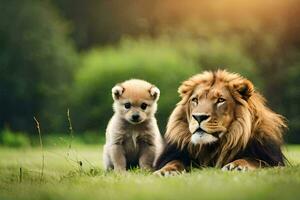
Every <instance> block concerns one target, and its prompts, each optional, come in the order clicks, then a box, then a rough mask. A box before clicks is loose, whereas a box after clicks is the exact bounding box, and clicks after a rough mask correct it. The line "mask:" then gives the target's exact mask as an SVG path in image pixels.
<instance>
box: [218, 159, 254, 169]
mask: <svg viewBox="0 0 300 200" xmlns="http://www.w3.org/2000/svg"><path fill="white" fill-rule="evenodd" d="M254 169H256V166H255V165H254V164H253V163H251V162H250V161H248V160H245V159H238V160H235V161H233V162H231V163H228V164H227V165H225V166H224V167H222V170H223V171H241V172H245V171H251V170H254Z"/></svg>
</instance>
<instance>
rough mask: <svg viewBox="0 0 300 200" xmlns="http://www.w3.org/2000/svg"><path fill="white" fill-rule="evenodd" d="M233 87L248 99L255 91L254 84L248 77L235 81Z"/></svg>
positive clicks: (243, 97)
mask: <svg viewBox="0 0 300 200" xmlns="http://www.w3.org/2000/svg"><path fill="white" fill-rule="evenodd" d="M233 87H234V89H235V90H236V91H237V92H238V93H239V95H240V96H241V98H242V99H244V100H246V101H247V100H248V99H249V98H250V97H251V96H252V94H253V92H254V86H253V84H252V83H251V82H250V81H249V80H247V79H244V80H241V81H238V82H237V83H234V84H233Z"/></svg>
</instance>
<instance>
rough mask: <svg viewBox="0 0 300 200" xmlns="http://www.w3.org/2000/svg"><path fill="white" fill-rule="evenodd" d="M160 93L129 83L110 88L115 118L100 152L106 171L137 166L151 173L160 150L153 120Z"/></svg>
mask: <svg viewBox="0 0 300 200" xmlns="http://www.w3.org/2000/svg"><path fill="white" fill-rule="evenodd" d="M159 94H160V91H159V89H158V88H157V87H155V86H154V85H152V84H150V83H148V82H146V81H143V80H138V79H131V80H128V81H125V82H123V83H120V84H117V85H116V86H114V87H113V88H112V97H113V99H114V103H113V109H114V115H113V117H112V118H111V119H110V121H109V123H108V126H107V129H106V143H105V145H104V150H103V159H104V167H105V169H106V170H109V169H114V170H117V171H122V170H126V169H128V168H130V167H135V166H139V167H141V168H143V169H150V170H151V169H152V168H153V165H154V162H155V160H156V157H157V156H158V154H159V153H160V149H161V148H162V138H161V135H160V132H159V129H158V126H157V122H156V119H155V116H154V115H155V113H156V110H157V101H158V99H159Z"/></svg>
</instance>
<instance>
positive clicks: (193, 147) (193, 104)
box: [155, 70, 286, 175]
mask: <svg viewBox="0 0 300 200" xmlns="http://www.w3.org/2000/svg"><path fill="white" fill-rule="evenodd" d="M178 92H179V94H180V96H181V101H180V102H179V103H178V104H177V106H176V108H175V109H174V111H173V113H172V114H171V116H170V119H169V122H168V125H167V131H166V134H165V140H166V146H165V149H164V151H163V152H162V154H161V156H160V157H159V159H158V160H157V164H156V169H157V171H156V172H155V173H156V174H160V175H170V174H177V173H179V172H182V171H184V170H189V168H190V167H191V166H196V167H206V166H211V167H220V168H221V167H222V169H223V170H239V171H243V170H252V169H255V168H258V167H267V166H284V161H285V157H284V155H283V153H282V151H281V145H282V143H283V139H282V133H283V129H284V128H286V125H285V122H284V118H283V117H282V116H281V115H278V114H276V113H274V112H273V111H271V110H270V109H269V108H268V107H267V106H266V105H265V99H264V98H263V97H262V96H261V95H260V94H259V93H258V92H257V91H255V90H254V86H253V84H252V83H251V82H250V81H249V80H247V79H245V78H243V77H242V76H240V75H239V74H235V73H229V72H227V71H224V70H219V71H216V72H208V71H206V72H203V73H201V74H198V75H195V76H193V77H191V78H190V79H188V80H187V81H185V82H183V84H182V85H181V86H180V87H179V90H178Z"/></svg>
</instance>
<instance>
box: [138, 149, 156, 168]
mask: <svg viewBox="0 0 300 200" xmlns="http://www.w3.org/2000/svg"><path fill="white" fill-rule="evenodd" d="M154 158H155V147H154V146H153V145H149V144H147V143H142V144H141V150H140V157H139V166H140V168H142V169H147V170H152V169H153V162H154Z"/></svg>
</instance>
